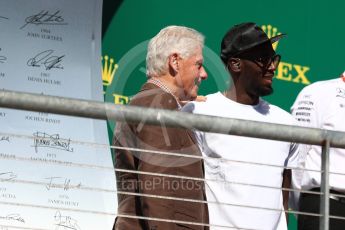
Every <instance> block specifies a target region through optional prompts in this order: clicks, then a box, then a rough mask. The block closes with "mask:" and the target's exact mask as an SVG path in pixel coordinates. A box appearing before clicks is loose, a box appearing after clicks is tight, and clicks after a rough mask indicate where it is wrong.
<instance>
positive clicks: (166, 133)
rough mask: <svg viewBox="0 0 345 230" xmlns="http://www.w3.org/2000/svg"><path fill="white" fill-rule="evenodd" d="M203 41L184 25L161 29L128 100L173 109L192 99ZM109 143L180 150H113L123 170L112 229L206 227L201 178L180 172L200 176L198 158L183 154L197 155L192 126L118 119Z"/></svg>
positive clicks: (203, 76)
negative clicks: (144, 76) (137, 87)
mask: <svg viewBox="0 0 345 230" xmlns="http://www.w3.org/2000/svg"><path fill="white" fill-rule="evenodd" d="M203 44H204V37H203V35H201V34H200V33H199V32H197V31H195V30H194V29H191V28H187V27H183V26H168V27H166V28H164V29H162V30H161V31H160V32H159V33H158V34H157V35H156V36H155V37H153V38H152V39H151V41H150V42H149V45H148V51H147V57H146V64H147V75H148V80H147V82H146V83H145V84H144V85H143V86H142V88H141V90H140V92H139V93H138V94H137V95H135V96H134V98H133V99H132V100H131V103H130V104H131V105H135V106H142V107H144V108H143V112H145V107H151V108H159V109H168V110H178V109H179V108H181V102H182V101H188V100H194V99H195V98H196V97H197V93H198V88H199V84H200V83H201V81H202V80H204V79H206V78H207V73H206V71H205V69H204V67H203V56H202V49H203ZM114 144H115V145H116V146H121V147H131V148H136V149H145V150H153V151H160V152H162V151H163V152H174V153H180V154H181V155H180V156H167V155H161V154H154V153H152V152H147V151H133V150H128V149H121V150H120V149H118V150H116V153H115V166H116V168H118V169H125V170H126V172H123V171H122V172H120V171H118V172H117V174H116V176H117V182H118V191H119V195H118V198H119V207H118V218H117V220H116V222H115V225H114V229H116V230H128V229H131V230H138V229H143V230H144V229H145V230H168V229H169V230H177V229H181V230H182V229H195V230H205V229H208V227H207V226H205V225H207V224H208V210H207V205H206V204H205V203H204V201H205V200H206V196H205V192H204V184H203V182H202V180H193V179H181V178H179V177H196V178H201V179H202V178H204V171H203V161H202V160H201V159H197V158H190V157H188V156H191V155H192V156H201V153H200V151H199V149H198V147H197V146H196V144H195V138H194V135H193V133H192V132H191V131H189V130H185V129H179V128H167V127H165V126H164V124H162V125H161V126H152V125H146V124H145V122H144V121H143V122H142V123H140V124H130V123H126V122H123V123H121V124H117V129H116V132H115V138H114ZM183 154H185V155H186V156H183ZM137 171H140V172H141V173H138V172H137ZM153 173H155V175H153ZM157 173H158V174H160V175H157ZM162 175H170V176H162ZM124 193H126V194H124ZM167 198H168V199H167ZM183 199H189V200H196V201H199V202H191V201H185V200H183Z"/></svg>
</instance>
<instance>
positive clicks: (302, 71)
mask: <svg viewBox="0 0 345 230" xmlns="http://www.w3.org/2000/svg"><path fill="white" fill-rule="evenodd" d="M293 67H294V69H295V70H296V72H297V74H298V75H297V77H295V78H294V79H293V80H292V81H293V82H295V83H300V82H302V84H304V85H309V84H310V81H309V80H308V78H307V77H306V76H305V73H306V72H307V71H308V70H310V68H309V67H307V66H300V65H293ZM299 79H301V80H299Z"/></svg>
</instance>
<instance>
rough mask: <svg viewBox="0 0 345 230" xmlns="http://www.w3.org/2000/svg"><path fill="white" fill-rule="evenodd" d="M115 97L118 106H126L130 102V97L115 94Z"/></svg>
mask: <svg viewBox="0 0 345 230" xmlns="http://www.w3.org/2000/svg"><path fill="white" fill-rule="evenodd" d="M113 96H114V103H115V104H117V105H118V104H122V105H125V104H127V103H128V102H129V97H126V96H123V95H118V94H113Z"/></svg>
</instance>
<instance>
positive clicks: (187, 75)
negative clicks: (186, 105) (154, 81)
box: [176, 47, 207, 100]
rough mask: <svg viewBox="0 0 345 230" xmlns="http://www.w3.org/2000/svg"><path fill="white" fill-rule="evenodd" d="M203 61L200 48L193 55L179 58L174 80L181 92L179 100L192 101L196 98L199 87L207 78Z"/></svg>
mask: <svg viewBox="0 0 345 230" xmlns="http://www.w3.org/2000/svg"><path fill="white" fill-rule="evenodd" d="M203 61H204V59H203V56H202V49H201V47H200V48H197V49H196V50H195V54H194V55H191V56H190V57H188V58H179V63H178V75H177V76H176V77H177V79H176V80H177V85H178V87H180V89H181V91H183V93H182V98H180V100H194V99H195V98H196V97H197V96H198V90H199V85H200V84H201V81H202V80H205V79H206V78H207V73H206V71H205V68H204V66H203Z"/></svg>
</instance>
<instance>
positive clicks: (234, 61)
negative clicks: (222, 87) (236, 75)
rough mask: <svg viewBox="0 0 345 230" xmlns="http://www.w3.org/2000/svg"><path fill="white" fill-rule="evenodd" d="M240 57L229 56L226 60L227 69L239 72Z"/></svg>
mask: <svg viewBox="0 0 345 230" xmlns="http://www.w3.org/2000/svg"><path fill="white" fill-rule="evenodd" d="M241 65H242V63H241V59H239V58H230V59H229V60H228V69H229V70H231V71H233V72H240V71H241Z"/></svg>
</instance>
